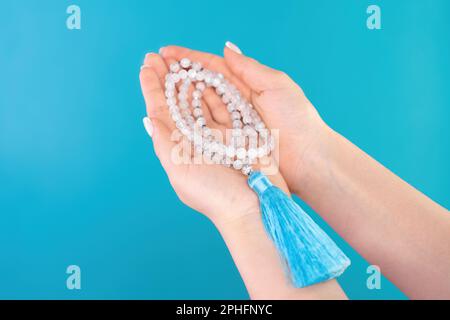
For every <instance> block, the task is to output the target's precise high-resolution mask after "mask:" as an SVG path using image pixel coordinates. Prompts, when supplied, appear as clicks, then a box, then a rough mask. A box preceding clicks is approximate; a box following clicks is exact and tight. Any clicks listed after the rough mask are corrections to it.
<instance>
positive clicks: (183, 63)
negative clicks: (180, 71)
mask: <svg viewBox="0 0 450 320" xmlns="http://www.w3.org/2000/svg"><path fill="white" fill-rule="evenodd" d="M180 65H181V67H183V68H185V69H187V68H189V67H190V66H191V60H189V59H188V58H183V59H181V61H180Z"/></svg>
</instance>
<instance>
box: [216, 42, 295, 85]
mask: <svg viewBox="0 0 450 320" xmlns="http://www.w3.org/2000/svg"><path fill="white" fill-rule="evenodd" d="M224 58H225V63H226V65H227V66H228V67H229V68H230V70H231V71H232V72H233V73H234V74H235V75H236V76H237V77H238V78H239V79H240V80H241V81H243V82H244V83H245V84H246V85H247V86H248V87H250V88H251V89H252V90H254V91H256V92H257V93H261V92H262V91H264V90H271V89H280V88H283V87H284V86H287V84H288V82H287V80H288V79H289V78H288V77H287V76H286V75H285V74H284V73H283V72H281V71H278V70H275V69H272V68H269V67H267V66H265V65H263V64H261V63H259V62H258V61H256V60H255V59H252V58H249V57H247V56H245V55H243V54H242V53H240V50H239V49H238V48H237V47H236V46H235V45H234V44H232V43H230V42H227V43H226V46H225V49H224Z"/></svg>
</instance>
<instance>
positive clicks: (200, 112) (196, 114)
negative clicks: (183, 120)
mask: <svg viewBox="0 0 450 320" xmlns="http://www.w3.org/2000/svg"><path fill="white" fill-rule="evenodd" d="M192 114H193V115H194V117H196V118H198V117H200V116H201V115H203V110H202V109H201V108H194V110H193V111H192Z"/></svg>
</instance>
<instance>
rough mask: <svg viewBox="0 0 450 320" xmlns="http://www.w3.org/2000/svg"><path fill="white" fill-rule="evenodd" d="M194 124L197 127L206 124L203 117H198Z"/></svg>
mask: <svg viewBox="0 0 450 320" xmlns="http://www.w3.org/2000/svg"><path fill="white" fill-rule="evenodd" d="M196 122H197V124H198V125H199V126H204V125H205V124H206V121H205V118H203V117H198V118H197V121H196Z"/></svg>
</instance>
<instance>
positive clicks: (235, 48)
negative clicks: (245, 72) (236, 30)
mask: <svg viewBox="0 0 450 320" xmlns="http://www.w3.org/2000/svg"><path fill="white" fill-rule="evenodd" d="M225 46H227V48H229V49H230V50H233V51H234V52H236V53H239V54H242V51H241V49H239V48H238V46H237V45H235V44H234V43H232V42H230V41H227V42H225Z"/></svg>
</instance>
